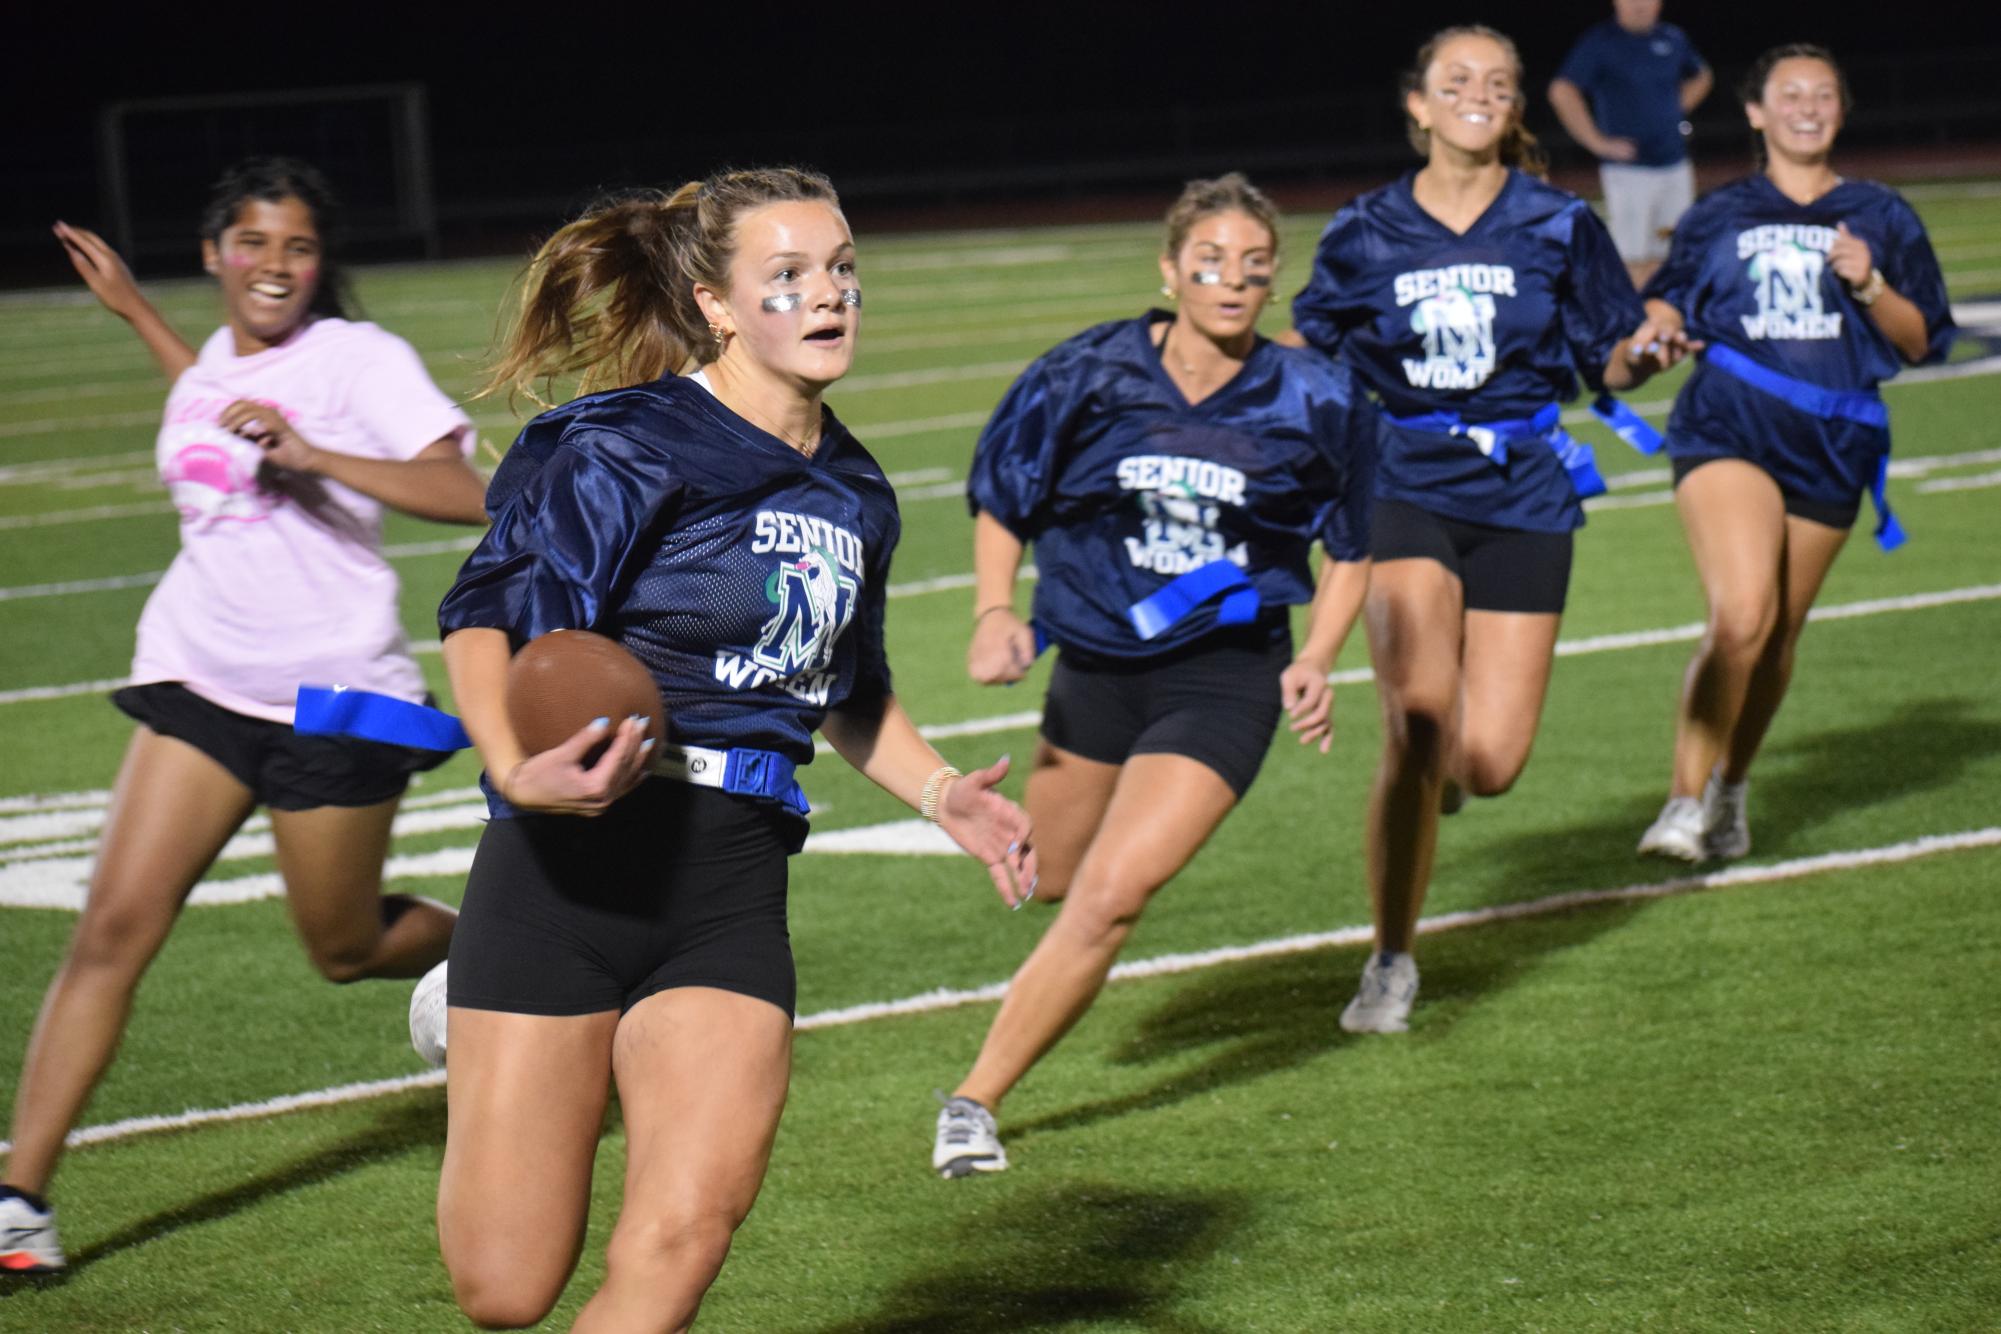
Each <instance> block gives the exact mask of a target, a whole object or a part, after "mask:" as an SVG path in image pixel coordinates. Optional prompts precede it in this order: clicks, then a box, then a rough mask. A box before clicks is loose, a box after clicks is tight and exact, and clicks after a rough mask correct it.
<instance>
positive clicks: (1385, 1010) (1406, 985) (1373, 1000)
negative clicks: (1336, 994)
mask: <svg viewBox="0 0 2001 1334" xmlns="http://www.w3.org/2000/svg"><path fill="white" fill-rule="evenodd" d="M1416 999H1417V960H1415V959H1413V958H1411V957H1410V955H1408V954H1398V953H1395V952H1394V951H1391V950H1381V951H1378V952H1377V953H1375V954H1371V955H1370V956H1369V962H1368V963H1367V964H1366V965H1365V966H1364V967H1363V969H1362V985H1361V986H1359V987H1357V988H1356V989H1355V999H1353V1000H1351V1001H1349V1002H1348V1008H1347V1009H1345V1010H1343V1011H1341V1027H1342V1028H1344V1029H1346V1030H1347V1031H1348V1032H1350V1033H1402V1032H1405V1031H1406V1030H1408V1029H1409V1028H1410V1007H1411V1002H1412V1001H1415V1000H1416Z"/></svg>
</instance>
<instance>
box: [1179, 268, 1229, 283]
mask: <svg viewBox="0 0 2001 1334" xmlns="http://www.w3.org/2000/svg"><path fill="white" fill-rule="evenodd" d="M1188 281H1189V282H1191V283H1194V284H1195V285H1196V286H1197V287H1214V286H1216V284H1218V283H1220V282H1222V281H1223V275H1222V273H1221V272H1220V271H1219V270H1216V269H1197V270H1195V272H1193V273H1191V274H1189V275H1188Z"/></svg>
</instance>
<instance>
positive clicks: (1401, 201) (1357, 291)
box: [1292, 170, 1645, 532]
mask: <svg viewBox="0 0 2001 1334" xmlns="http://www.w3.org/2000/svg"><path fill="white" fill-rule="evenodd" d="M1414 178H1415V173H1412V175H1410V176H1406V177H1404V178H1403V179H1402V180H1399V181H1396V182H1394V183H1393V184H1390V185H1386V186H1383V187H1382V188H1381V189H1378V190H1372V191H1370V192H1369V193H1368V194H1365V195H1363V196H1361V197H1360V198H1359V199H1357V200H1355V201H1354V202H1353V203H1352V204H1349V205H1348V206H1347V207H1346V208H1344V209H1342V210H1341V211H1340V212H1339V213H1336V214H1335V215H1334V220H1333V221H1332V222H1330V223H1328V224H1327V229H1326V231H1324V232H1323V233H1321V237H1320V247H1319V250H1318V251H1317V252H1316V253H1315V254H1314V257H1313V277H1312V278H1311V279H1310V280H1309V281H1308V282H1307V285H1306V287H1305V289H1304V290H1303V291H1301V292H1300V294H1299V295H1298V297H1296V298H1295V299H1294V300H1293V303H1292V320H1293V324H1294V326H1295V327H1296V328H1297V329H1298V330H1299V332H1300V333H1301V334H1302V335H1304V336H1305V338H1306V340H1307V342H1309V343H1311V344H1312V345H1313V346H1314V347H1317V348H1319V349H1320V350H1321V351H1322V352H1325V353H1327V354H1328V355H1330V356H1334V357H1338V358H1340V359H1341V360H1342V361H1343V362H1345V363H1346V364H1347V365H1349V366H1351V367H1352V368H1354V371H1355V374H1356V375H1357V376H1359V377H1360V378H1361V380H1362V383H1363V384H1365V385H1367V386H1368V387H1369V389H1370V391H1371V392H1373V393H1374V394H1375V395H1376V396H1377V398H1378V399H1379V400H1380V401H1381V403H1382V405H1383V408H1384V410H1385V411H1386V412H1387V413H1388V414H1389V415H1390V416H1392V417H1415V416H1421V415H1423V414H1425V413H1430V412H1439V411H1444V412H1452V413H1457V414H1458V415H1459V416H1460V417H1462V418H1463V419H1464V420H1465V421H1466V422H1468V423H1476V424H1477V423H1482V422H1493V421H1507V420H1515V419H1520V418H1524V417H1532V416H1534V415H1535V414H1536V412H1537V411H1538V410H1540V409H1542V408H1544V407H1546V406H1548V405H1549V404H1550V403H1551V402H1567V401H1569V400H1570V399H1573V398H1575V397H1576V396H1577V381H1578V379H1579V377H1582V378H1583V380H1584V381H1585V382H1586V383H1587V384H1589V385H1590V386H1591V387H1592V388H1593V389H1597V388H1599V387H1600V384H1599V381H1600V377H1601V376H1602V374H1603V372H1604V369H1605V364H1606V362H1608V361H1609V360H1610V359H1611V356H1612V349H1613V348H1614V346H1616V345H1617V343H1618V342H1619V340H1620V339H1621V338H1623V337H1624V336H1626V335H1627V334H1629V333H1631V332H1632V331H1633V330H1634V329H1636V328H1638V327H1639V325H1640V323H1641V321H1642V320H1643V319H1644V318H1645V313H1644V312H1643V310H1642V309H1641V307H1640V302H1639V297H1638V295H1637V294H1636V293H1635V292H1634V291H1633V282H1632V279H1631V278H1630V277H1628V276H1627V273H1626V267H1625V264H1624V263H1623V262H1622V261H1621V260H1620V258H1619V254H1618V251H1617V250H1616V249H1614V247H1613V245H1612V238H1611V236H1610V235H1609V234H1608V233H1607V232H1606V230H1605V225H1604V224H1603V223H1601V222H1600V221H1599V220H1598V217H1597V215H1596V214H1594V213H1593V212H1592V211H1591V208H1590V206H1589V205H1588V204H1586V203H1585V202H1584V201H1583V200H1581V199H1579V198H1578V197H1577V196H1575V195H1573V194H1569V193H1567V192H1566V191H1563V190H1559V189H1557V188H1556V187H1555V186H1552V185H1548V184H1546V183H1544V182H1542V181H1539V180H1537V179H1536V178H1535V177H1533V176H1528V175H1525V174H1523V173H1522V172H1518V171H1513V170H1510V171H1509V172H1508V179H1507V182H1506V184H1504V185H1503V186H1502V187H1501V193H1500V194H1499V195H1498V196H1496V197H1495V199H1494V202H1493V203H1492V204H1491V205H1489V206H1488V208H1487V211H1486V212H1485V213H1483V214H1481V215H1480V217H1479V218H1478V219H1477V220H1476V221H1475V222H1474V223H1473V225H1472V226H1471V227H1469V228H1467V229H1466V231H1465V233H1464V234H1459V233H1455V232H1453V231H1452V230H1450V229H1449V228H1447V227H1446V226H1445V225H1444V224H1443V223H1441V222H1439V221H1438V219H1436V218H1434V217H1432V216H1431V215H1430V214H1429V213H1426V212H1425V211H1424V210H1423V209H1422V208H1420V207H1418V204H1417V200H1416V199H1415V198H1413V197H1412V195H1411V182H1412V180H1413V179H1414ZM1376 494H1377V495H1379V496H1386V497H1389V498H1391V499H1395V500H1401V501H1404V502H1406V503H1408V504H1413V505H1417V506H1420V507H1422V508H1424V509H1427V510H1431V511H1433V512H1435V513H1438V514H1443V515H1447V516H1449V517H1452V518H1456V519H1462V520H1465V521H1467V522H1470V523H1483V524H1490V525H1493V526H1495V527H1499V528H1517V529H1527V530H1530V531H1537V532H1568V531H1570V530H1571V529H1573V528H1576V527H1578V526H1579V525H1581V524H1582V523H1583V522H1584V511H1583V509H1582V507H1581V506H1580V505H1579V504H1578V501H1577V495H1576V493H1575V492H1574V491H1573V490H1572V489H1571V485H1570V481H1569V478H1568V477H1567V476H1566V475H1565V473H1564V470H1563V467H1562V465H1561V464H1560V463H1559V462H1558V460H1557V457H1556V455H1555V453H1554V452H1553V451H1551V450H1550V449H1548V448H1546V447H1544V446H1541V445H1539V444H1538V443H1537V442H1536V441H1534V440H1528V441H1524V442H1522V443H1521V444H1520V445H1519V446H1518V447H1516V448H1514V449H1513V450H1511V451H1510V452H1509V456H1508V460H1507V462H1506V463H1504V464H1499V465H1496V464H1494V463H1492V462H1490V461H1489V460H1488V458H1487V456H1486V455H1484V454H1482V453H1481V452H1480V451H1479V449H1478V448H1477V447H1476V446H1475V445H1474V444H1473V443H1472V442H1471V441H1470V440H1468V439H1467V438H1465V437H1464V436H1454V435H1449V434H1446V433H1444V432H1440V431H1416V430H1411V429H1408V428H1405V427H1399V426H1396V425H1395V424H1394V423H1391V424H1390V425H1389V427H1388V429H1387V430H1386V431H1385V433H1384V439H1383V459H1382V466H1381V468H1380V469H1379V470H1378V472H1377V475H1376Z"/></svg>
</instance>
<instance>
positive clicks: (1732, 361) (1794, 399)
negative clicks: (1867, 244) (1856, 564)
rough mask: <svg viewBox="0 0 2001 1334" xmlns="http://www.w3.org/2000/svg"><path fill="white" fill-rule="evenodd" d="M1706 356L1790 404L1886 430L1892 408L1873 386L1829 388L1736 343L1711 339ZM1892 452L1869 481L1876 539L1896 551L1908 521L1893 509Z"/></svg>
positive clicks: (1826, 417) (1726, 371) (1719, 367)
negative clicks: (1899, 518) (1798, 376)
mask: <svg viewBox="0 0 2001 1334" xmlns="http://www.w3.org/2000/svg"><path fill="white" fill-rule="evenodd" d="M1702 360H1703V362H1704V363H1705V364H1707V365H1710V366H1714V367H1715V368H1716V369H1717V370H1719V371H1722V372H1723V373H1724V374H1725V375H1728V376H1730V377H1731V378H1733V379H1736V380H1741V381H1743V382H1744V383H1745V384H1748V385H1750V386H1751V387H1752V388H1753V389H1756V390H1759V391H1760V392H1762V393H1767V394H1770V395H1771V396H1772V397H1773V398H1776V399H1778V400H1779V401H1780V402H1782V403H1784V404H1786V405H1787V406H1789V407H1795V408H1798V409H1799V410H1800V411H1801V412H1804V413H1806V414H1807V415H1808V416H1810V417H1818V418H1820V419H1821V420H1822V421H1846V422H1854V423H1856V424H1857V425H1859V426H1874V427H1877V428H1878V429H1881V430H1888V429H1889V426H1890V409H1889V407H1888V406H1887V405H1885V404H1884V402H1883V396H1882V395H1881V394H1879V393H1877V392H1876V391H1875V390H1874V389H1829V388H1827V387H1826V386H1824V385H1817V384H1812V383H1810V382H1808V381H1806V380H1796V379H1794V378H1793V377H1792V376H1790V375H1787V374H1784V373H1783V372H1781V371H1775V370H1773V369H1772V368H1771V367H1770V366H1761V365H1759V364H1758V363H1757V362H1755V361H1753V360H1751V358H1749V357H1747V356H1745V355H1744V354H1743V353H1742V352H1739V351H1737V350H1736V349H1734V348H1728V347H1724V346H1723V345H1722V344H1720V343H1713V344H1711V345H1710V346H1709V347H1708V348H1707V349H1705V350H1704V351H1703V354H1702ZM1889 487H1890V456H1889V455H1888V454H1887V453H1886V454H1884V455H1883V457H1882V458H1881V459H1879V460H1877V463H1876V478H1875V480H1874V481H1872V482H1870V483H1869V499H1870V502H1871V503H1872V504H1874V505H1875V506H1876V545H1877V546H1879V547H1881V548H1882V549H1883V550H1885V551H1895V550H1896V549H1897V548H1898V547H1900V546H1902V545H1904V542H1905V540H1906V535H1905V533H1904V525H1902V524H1901V523H1898V522H1897V516H1896V514H1895V513H1893V512H1892V511H1891V509H1890V495H1889Z"/></svg>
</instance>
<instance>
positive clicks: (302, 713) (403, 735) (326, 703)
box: [292, 686, 472, 750]
mask: <svg viewBox="0 0 2001 1334" xmlns="http://www.w3.org/2000/svg"><path fill="white" fill-rule="evenodd" d="M292 730H294V731H296V732H300V733H302V734H304V735H306V736H351V737H358V738H360V739H361V740H363V741H380V742H383V743H385V744H387V745H391V746H413V747H415V748H416V749H418V750H464V749H465V748H466V747H467V746H470V745H471V744H472V738H471V737H469V736H467V735H466V729H465V727H464V725H463V724H461V723H460V722H459V720H458V719H456V718H454V717H452V715H451V714H449V713H446V712H445V711H444V710H443V709H434V708H431V707H430V706H429V705H426V704H412V703H411V702H410V701H409V700H407V699H397V698H395V697H394V696H393V695H378V694H376V693H375V692H374V691H372V690H349V689H348V688H347V687H346V686H300V687H299V698H298V700H297V702H296V704H295V708H294V715H293V719H292Z"/></svg>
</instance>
